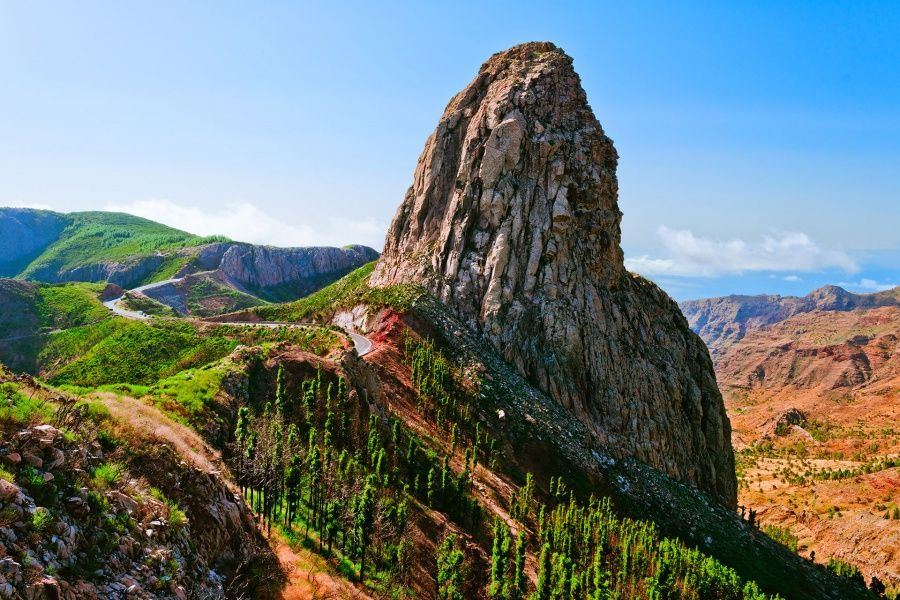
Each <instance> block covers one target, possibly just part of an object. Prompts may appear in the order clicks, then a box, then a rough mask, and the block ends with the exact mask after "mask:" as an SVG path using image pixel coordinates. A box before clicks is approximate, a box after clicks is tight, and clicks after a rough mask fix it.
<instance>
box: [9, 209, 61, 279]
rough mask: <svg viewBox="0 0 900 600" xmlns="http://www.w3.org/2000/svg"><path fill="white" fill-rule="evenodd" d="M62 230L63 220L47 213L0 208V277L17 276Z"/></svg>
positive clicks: (51, 213) (56, 215) (58, 216)
mask: <svg viewBox="0 0 900 600" xmlns="http://www.w3.org/2000/svg"><path fill="white" fill-rule="evenodd" d="M65 226H66V220H65V219H64V218H63V217H62V216H61V215H58V214H56V213H53V212H50V211H44V210H32V209H27V208H0V277H13V276H14V275H18V273H19V271H21V270H22V269H23V268H24V267H25V265H27V264H28V263H29V262H30V261H31V260H33V259H34V258H35V257H36V256H38V255H39V254H40V253H41V252H43V251H44V249H45V248H46V247H47V246H49V245H50V244H52V243H53V242H54V241H56V239H57V238H58V237H59V234H60V232H61V231H62V230H63V229H64V228H65Z"/></svg>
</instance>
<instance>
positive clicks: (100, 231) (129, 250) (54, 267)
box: [0, 208, 378, 315]
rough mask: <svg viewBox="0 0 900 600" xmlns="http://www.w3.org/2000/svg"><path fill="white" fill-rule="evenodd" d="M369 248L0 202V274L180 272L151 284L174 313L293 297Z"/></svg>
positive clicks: (132, 279)
mask: <svg viewBox="0 0 900 600" xmlns="http://www.w3.org/2000/svg"><path fill="white" fill-rule="evenodd" d="M376 258H378V252H376V251H375V250H373V249H372V248H368V247H366V246H347V247H344V248H330V247H310V248H275V247H271V246H257V245H253V244H246V243H241V242H233V241H231V240H228V239H227V238H225V237H222V236H213V237H200V236H196V235H193V234H190V233H186V232H184V231H180V230H178V229H173V228H171V227H168V226H166V225H162V224H160V223H156V222H153V221H150V220H147V219H142V218H139V217H134V216H132V215H127V214H121V213H108V212H80V213H69V214H61V213H56V212H51V211H45V210H33V209H26V208H0V277H12V278H20V279H26V280H30V281H38V282H45V283H61V282H68V281H84V282H109V283H113V284H116V285H118V286H120V287H122V288H124V289H130V288H133V287H137V286H140V285H143V284H147V283H150V282H153V281H161V280H168V279H173V278H175V279H180V281H179V282H177V283H175V284H173V285H171V286H168V287H167V288H164V289H159V288H157V289H156V290H155V293H154V294H153V298H154V299H155V300H158V301H161V302H163V303H165V304H168V305H169V306H170V307H171V308H172V309H174V310H175V311H176V312H178V313H180V314H198V315H207V314H211V313H215V312H227V311H230V310H236V309H238V308H246V307H247V306H252V305H257V304H263V303H265V302H267V301H283V300H293V299H296V298H299V297H301V296H304V295H306V294H309V293H310V292H313V291H315V290H317V289H319V288H321V287H323V286H324V285H327V284H328V283H331V282H332V281H335V280H336V279H338V278H340V277H342V276H343V275H346V274H347V273H349V272H350V271H352V270H354V269H356V268H357V267H359V266H361V265H363V264H365V263H367V262H370V261H373V260H375V259H376ZM186 276H190V277H186ZM148 295H151V294H149V293H148Z"/></svg>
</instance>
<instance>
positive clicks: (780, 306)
mask: <svg viewBox="0 0 900 600" xmlns="http://www.w3.org/2000/svg"><path fill="white" fill-rule="evenodd" d="M878 306H900V288H894V289H893V290H887V291H884V292H878V293H875V294H854V293H852V292H848V291H847V290H845V289H843V288H840V287H838V286H836V285H826V286H824V287H821V288H819V289H817V290H813V291H812V292H810V293H809V294H807V295H806V296H803V297H797V296H777V295H759V296H738V295H732V296H724V297H718V298H703V299H702V300H689V301H687V302H682V303H681V304H680V307H681V310H682V312H683V313H684V315H685V317H687V320H688V324H689V325H690V326H691V329H693V330H694V331H696V332H697V334H699V335H700V337H701V338H703V341H705V342H706V343H707V344H708V345H709V348H710V351H711V352H712V355H713V358H715V359H716V360H718V359H719V358H721V356H722V355H724V354H725V353H726V352H727V351H728V350H729V348H730V347H731V346H732V345H734V344H735V343H737V342H738V341H740V340H741V339H743V338H744V336H746V335H747V333H748V332H750V331H752V330H755V329H759V328H761V327H765V326H767V325H772V324H774V323H780V322H782V321H785V320H787V319H789V318H791V317H792V316H794V315H799V314H804V313H809V312H813V311H826V312H828V311H840V312H843V311H850V310H855V309H864V308H875V307H878Z"/></svg>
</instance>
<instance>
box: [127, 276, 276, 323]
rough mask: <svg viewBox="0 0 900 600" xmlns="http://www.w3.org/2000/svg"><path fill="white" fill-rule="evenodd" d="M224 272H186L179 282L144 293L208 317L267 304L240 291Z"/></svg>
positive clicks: (181, 311) (180, 309) (188, 312)
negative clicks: (189, 273)
mask: <svg viewBox="0 0 900 600" xmlns="http://www.w3.org/2000/svg"><path fill="white" fill-rule="evenodd" d="M241 289H242V286H240V285H239V284H235V283H234V282H232V281H231V280H230V279H228V277H227V276H226V275H225V274H224V273H223V272H222V271H203V272H200V273H194V274H191V275H185V276H184V277H182V278H181V279H178V280H177V281H172V282H170V283H166V284H164V285H161V286H158V287H153V288H151V289H148V290H146V291H144V292H143V293H142V295H143V296H145V297H147V298H150V299H151V300H154V301H156V302H159V303H161V304H163V305H164V306H168V307H170V308H171V309H172V310H173V311H174V312H176V313H177V314H180V315H190V316H196V317H209V316H212V315H220V314H222V313H229V312H234V311H237V310H242V309H245V308H250V307H253V306H259V305H261V304H266V301H265V300H262V299H260V298H257V297H256V296H253V295H251V294H248V293H246V292H243V291H241Z"/></svg>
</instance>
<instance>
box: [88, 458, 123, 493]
mask: <svg viewBox="0 0 900 600" xmlns="http://www.w3.org/2000/svg"><path fill="white" fill-rule="evenodd" d="M124 472H125V466H124V465H122V464H119V463H114V462H112V463H106V464H105V465H100V466H99V467H97V468H96V469H94V473H93V477H92V479H91V483H92V484H93V487H94V488H96V489H98V490H108V489H109V488H111V487H112V486H114V485H115V484H116V482H118V481H119V478H120V477H121V476H122V473H124Z"/></svg>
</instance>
